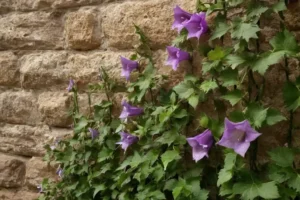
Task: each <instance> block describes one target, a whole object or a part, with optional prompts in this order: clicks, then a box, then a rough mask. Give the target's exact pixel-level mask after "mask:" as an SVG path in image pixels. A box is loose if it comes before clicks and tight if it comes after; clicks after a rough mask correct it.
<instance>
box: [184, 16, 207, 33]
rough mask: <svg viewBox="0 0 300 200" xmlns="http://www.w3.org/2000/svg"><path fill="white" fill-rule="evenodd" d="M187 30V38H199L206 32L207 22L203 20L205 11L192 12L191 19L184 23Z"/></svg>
mask: <svg viewBox="0 0 300 200" xmlns="http://www.w3.org/2000/svg"><path fill="white" fill-rule="evenodd" d="M184 27H185V28H186V29H187V30H188V36H187V38H188V39H189V38H193V37H196V38H198V39H199V38H200V36H201V35H202V34H203V33H206V31H207V29H208V27H207V22H206V20H205V13H204V12H200V13H196V14H193V15H192V17H191V19H190V20H189V21H188V22H186V23H185V26H184Z"/></svg>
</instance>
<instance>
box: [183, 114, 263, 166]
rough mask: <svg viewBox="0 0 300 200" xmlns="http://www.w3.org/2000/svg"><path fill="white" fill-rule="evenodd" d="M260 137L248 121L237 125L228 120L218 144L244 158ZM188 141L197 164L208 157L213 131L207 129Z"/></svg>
mask: <svg viewBox="0 0 300 200" xmlns="http://www.w3.org/2000/svg"><path fill="white" fill-rule="evenodd" d="M259 136H260V133H258V132H256V131H255V130H254V129H253V128H252V127H251V125H250V123H249V121H248V120H244V121H242V122H238V123H235V122H231V121H229V120H228V119H227V118H226V119H225V129H224V133H223V136H222V138H221V140H220V141H219V142H218V143H217V144H218V145H220V146H224V147H227V148H230V149H233V150H234V151H235V152H236V153H237V154H239V155H241V156H243V157H244V156H245V154H246V152H247V150H248V148H249V147H250V142H252V141H254V140H255V139H256V138H257V137H259ZM187 141H188V143H189V145H190V146H191V147H192V149H193V159H194V160H195V161H196V162H197V161H199V160H201V159H202V158H204V157H205V156H206V157H208V152H209V150H210V148H211V147H212V145H213V141H214V139H213V136H212V133H211V131H210V130H208V129H207V130H205V131H204V132H203V133H201V134H199V135H197V136H195V137H191V138H187Z"/></svg>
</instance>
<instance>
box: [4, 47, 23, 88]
mask: <svg viewBox="0 0 300 200" xmlns="http://www.w3.org/2000/svg"><path fill="white" fill-rule="evenodd" d="M17 61H18V57H17V56H16V55H15V54H14V53H13V52H1V53H0V72H1V73H0V85H6V86H15V85H17V84H19V83H20V74H19V67H18V65H17Z"/></svg>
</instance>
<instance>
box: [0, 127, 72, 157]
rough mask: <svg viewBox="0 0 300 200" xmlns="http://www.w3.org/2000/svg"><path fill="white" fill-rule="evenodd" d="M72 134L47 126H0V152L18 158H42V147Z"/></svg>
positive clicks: (43, 152)
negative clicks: (18, 156)
mask: <svg viewBox="0 0 300 200" xmlns="http://www.w3.org/2000/svg"><path fill="white" fill-rule="evenodd" d="M71 133H72V130H70V129H58V128H51V129H50V128H49V127H48V126H45V125H43V126H35V127H33V126H27V125H14V124H0V151H1V152H5V153H10V154H15V155H20V156H43V155H44V154H45V149H44V145H45V144H50V145H52V143H53V141H54V140H55V139H56V138H64V137H65V136H68V135H70V134H71Z"/></svg>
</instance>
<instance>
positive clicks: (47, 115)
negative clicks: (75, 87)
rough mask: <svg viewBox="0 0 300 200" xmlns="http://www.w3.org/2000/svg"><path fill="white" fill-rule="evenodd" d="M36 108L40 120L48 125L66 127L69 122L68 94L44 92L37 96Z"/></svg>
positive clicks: (69, 100)
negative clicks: (39, 114)
mask: <svg viewBox="0 0 300 200" xmlns="http://www.w3.org/2000/svg"><path fill="white" fill-rule="evenodd" d="M37 104H38V109H39V111H40V113H41V115H42V121H43V122H44V123H46V124H47V125H50V126H57V127H68V126H69V125H70V123H71V119H70V116H69V113H68V111H69V108H70V105H71V99H70V96H69V95H67V94H64V93H61V92H45V93H42V94H41V95H40V96H39V98H38V102H37Z"/></svg>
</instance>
